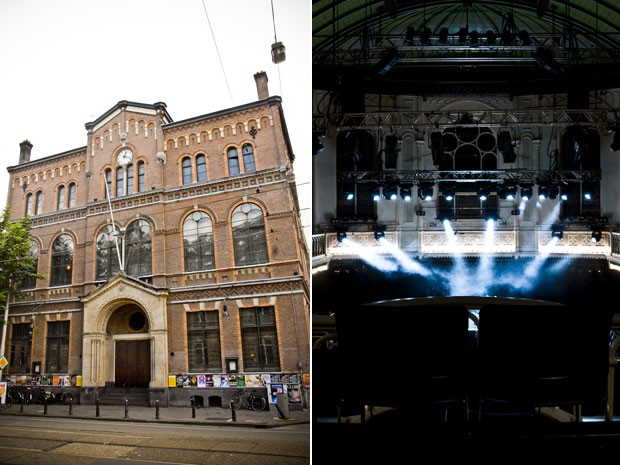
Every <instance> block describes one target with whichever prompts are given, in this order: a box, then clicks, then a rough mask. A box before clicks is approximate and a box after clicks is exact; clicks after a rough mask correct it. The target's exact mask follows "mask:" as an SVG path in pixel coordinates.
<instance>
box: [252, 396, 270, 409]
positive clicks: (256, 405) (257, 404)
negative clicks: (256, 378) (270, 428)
mask: <svg viewBox="0 0 620 465" xmlns="http://www.w3.org/2000/svg"><path fill="white" fill-rule="evenodd" d="M266 405H267V402H265V399H263V398H262V397H253V398H252V400H251V401H250V405H249V406H250V408H251V409H252V410H254V411H255V412H262V411H263V410H265V406H266Z"/></svg>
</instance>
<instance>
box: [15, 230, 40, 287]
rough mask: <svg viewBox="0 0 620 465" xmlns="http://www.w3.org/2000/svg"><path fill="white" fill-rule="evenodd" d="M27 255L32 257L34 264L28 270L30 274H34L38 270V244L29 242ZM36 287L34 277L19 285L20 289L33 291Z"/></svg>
mask: <svg viewBox="0 0 620 465" xmlns="http://www.w3.org/2000/svg"><path fill="white" fill-rule="evenodd" d="M29 255H30V256H31V257H32V259H33V261H34V263H33V266H32V268H31V269H30V270H28V271H30V272H31V273H33V274H36V273H37V270H38V268H39V244H37V243H36V242H35V241H32V240H31V241H30V252H29ZM35 287H37V279H36V277H35V276H29V277H28V278H26V279H24V280H23V281H22V282H21V284H20V285H19V288H20V289H34V288H35Z"/></svg>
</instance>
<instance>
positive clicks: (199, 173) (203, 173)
mask: <svg viewBox="0 0 620 465" xmlns="http://www.w3.org/2000/svg"><path fill="white" fill-rule="evenodd" d="M196 180H197V181H198V182H202V181H206V180H207V161H206V158H205V156H204V155H198V156H197V157H196Z"/></svg>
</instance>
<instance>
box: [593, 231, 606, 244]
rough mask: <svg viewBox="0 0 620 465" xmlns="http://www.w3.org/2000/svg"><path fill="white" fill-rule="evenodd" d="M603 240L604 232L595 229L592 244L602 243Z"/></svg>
mask: <svg viewBox="0 0 620 465" xmlns="http://www.w3.org/2000/svg"><path fill="white" fill-rule="evenodd" d="M602 238H603V231H601V230H600V229H593V230H592V239H591V240H592V242H601V239H602Z"/></svg>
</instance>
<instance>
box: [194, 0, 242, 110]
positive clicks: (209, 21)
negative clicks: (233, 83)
mask: <svg viewBox="0 0 620 465" xmlns="http://www.w3.org/2000/svg"><path fill="white" fill-rule="evenodd" d="M202 7H203V8H204V10H205V15H206V16H207V22H208V23H209V29H210V30H211V37H213V44H214V45H215V51H216V52H217V58H218V59H219V60H220V67H221V68H222V74H223V75H224V81H226V87H227V88H228V95H229V96H230V101H231V103H232V105H234V104H235V101H234V99H233V96H232V92H231V91H230V85H229V84H228V77H227V76H226V71H225V70H224V63H223V62H222V57H221V56H220V49H219V47H218V46H217V41H216V40H215V34H214V32H213V27H211V20H210V19H209V13H208V12H207V5H205V0H202Z"/></svg>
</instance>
